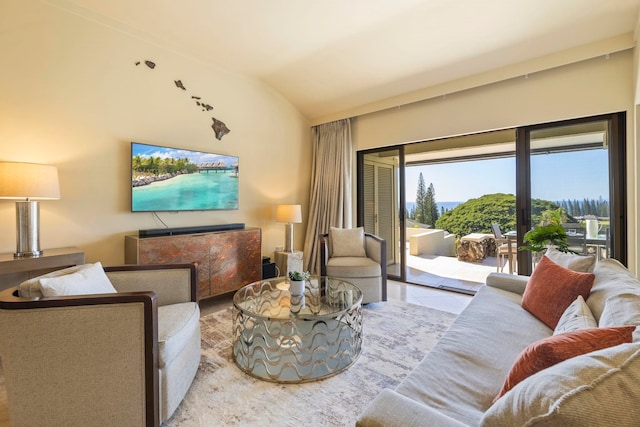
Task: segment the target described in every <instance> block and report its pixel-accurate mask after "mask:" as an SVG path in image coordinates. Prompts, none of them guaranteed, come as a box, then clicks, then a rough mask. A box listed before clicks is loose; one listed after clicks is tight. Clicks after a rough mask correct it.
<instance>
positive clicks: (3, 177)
mask: <svg viewBox="0 0 640 427" xmlns="http://www.w3.org/2000/svg"><path fill="white" fill-rule="evenodd" d="M59 198H60V185H59V183H58V169H57V168H56V167H55V166H51V165H40V164H36V163H18V162H0V199H59Z"/></svg>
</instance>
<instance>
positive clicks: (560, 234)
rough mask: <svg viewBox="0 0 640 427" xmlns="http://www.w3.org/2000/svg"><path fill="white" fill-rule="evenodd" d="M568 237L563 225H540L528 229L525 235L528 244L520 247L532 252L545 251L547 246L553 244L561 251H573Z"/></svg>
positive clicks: (524, 238)
mask: <svg viewBox="0 0 640 427" xmlns="http://www.w3.org/2000/svg"><path fill="white" fill-rule="evenodd" d="M567 239H568V236H567V232H566V231H565V229H564V228H563V227H562V226H561V225H558V224H547V225H540V226H538V227H536V228H533V229H531V230H529V231H527V233H526V234H525V235H524V237H523V240H524V242H525V243H526V246H521V247H520V249H522V250H528V251H531V252H544V251H546V250H547V248H549V247H551V246H553V247H555V248H556V249H558V250H559V251H560V252H571V250H569V243H568V240H567Z"/></svg>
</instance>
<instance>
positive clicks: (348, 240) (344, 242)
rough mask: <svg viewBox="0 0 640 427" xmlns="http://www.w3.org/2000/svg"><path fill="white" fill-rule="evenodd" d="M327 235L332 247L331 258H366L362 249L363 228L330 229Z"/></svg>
mask: <svg viewBox="0 0 640 427" xmlns="http://www.w3.org/2000/svg"><path fill="white" fill-rule="evenodd" d="M329 235H330V238H331V246H332V254H331V256H334V257H342V256H355V257H364V256H367V253H366V252H365V249H364V228H362V227H358V228H336V227H331V230H330V232H329Z"/></svg>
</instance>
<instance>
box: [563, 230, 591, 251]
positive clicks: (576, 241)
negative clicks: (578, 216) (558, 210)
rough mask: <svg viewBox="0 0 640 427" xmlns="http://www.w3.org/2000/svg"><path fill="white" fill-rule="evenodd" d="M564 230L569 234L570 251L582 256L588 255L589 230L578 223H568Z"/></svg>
mask: <svg viewBox="0 0 640 427" xmlns="http://www.w3.org/2000/svg"><path fill="white" fill-rule="evenodd" d="M562 228H564V229H565V231H566V232H567V243H568V244H569V246H568V249H569V250H570V251H573V252H575V253H577V254H580V255H586V254H587V230H586V228H584V227H582V226H581V225H580V223H577V222H566V223H563V224H562Z"/></svg>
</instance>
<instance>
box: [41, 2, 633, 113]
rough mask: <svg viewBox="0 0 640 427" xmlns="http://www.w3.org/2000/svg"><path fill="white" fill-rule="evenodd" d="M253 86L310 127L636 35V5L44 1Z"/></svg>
mask: <svg viewBox="0 0 640 427" xmlns="http://www.w3.org/2000/svg"><path fill="white" fill-rule="evenodd" d="M45 1H46V2H47V3H49V4H53V5H55V6H57V7H60V8H63V9H68V10H70V11H72V12H73V13H78V14H80V15H84V16H86V17H88V18H90V19H93V20H98V21H101V22H103V23H107V24H109V25H112V26H115V27H117V28H120V29H122V30H124V31H128V32H132V33H134V34H136V35H137V36H141V37H144V38H146V39H148V40H150V41H152V42H154V43H159V44H161V45H164V46H166V47H167V48H170V49H174V50H177V51H180V52H182V53H184V54H187V55H189V56H193V57H195V58H198V59H200V60H202V61H204V62H207V63H212V64H215V65H217V66H223V67H226V68H228V69H231V70H234V71H236V72H240V73H243V74H246V75H248V76H250V77H253V78H256V79H259V80H261V81H263V82H265V83H266V84H268V85H270V86H272V87H273V88H274V89H275V90H277V91H278V92H280V93H281V94H282V95H283V96H284V97H285V98H287V99H288V100H289V101H290V102H291V103H293V104H294V105H295V106H296V107H297V108H298V109H299V110H300V111H301V112H302V114H304V115H305V116H306V117H307V118H308V119H309V120H310V121H313V120H314V119H317V118H320V117H323V116H328V115H331V114H336V113H339V112H342V111H348V110H351V109H355V108H357V107H360V106H363V105H367V104H371V103H375V102H379V101H381V100H384V99H388V98H391V97H395V96H399V95H402V94H406V93H411V92H413V91H416V90H422V89H424V88H428V87H431V86H435V85H439V84H443V83H445V82H448V81H452V80H456V79H460V78H464V77H467V76H471V75H474V74H478V73H482V72H486V71H489V70H493V69H497V68H500V67H504V66H508V65H511V64H516V63H520V62H522V61H527V60H531V59H533V58H537V57H541V56H544V55H548V54H552V53H554V52H559V51H563V50H565V49H570V48H572V47H576V46H581V45H585V44H589V43H593V42H597V41H600V40H604V39H607V38H610V37H614V36H618V35H621V34H626V33H630V32H633V31H634V29H635V26H636V23H637V20H638V10H639V5H640V0H181V1H178V0H108V1H105V0H45Z"/></svg>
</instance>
